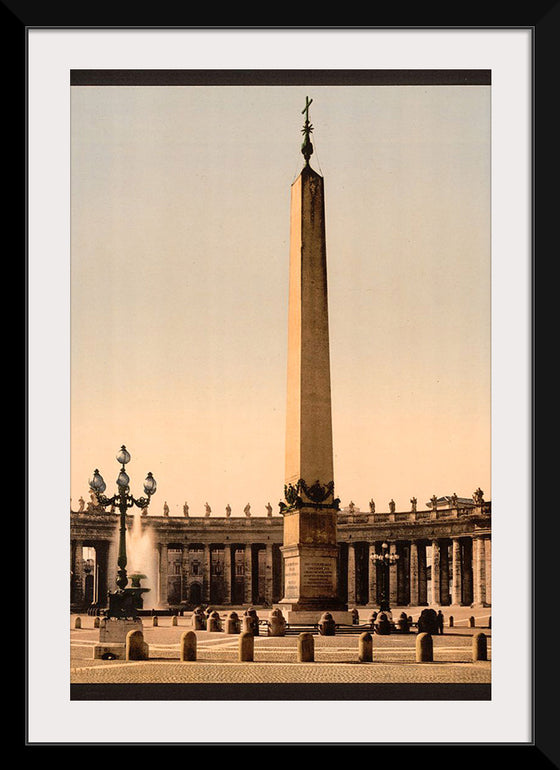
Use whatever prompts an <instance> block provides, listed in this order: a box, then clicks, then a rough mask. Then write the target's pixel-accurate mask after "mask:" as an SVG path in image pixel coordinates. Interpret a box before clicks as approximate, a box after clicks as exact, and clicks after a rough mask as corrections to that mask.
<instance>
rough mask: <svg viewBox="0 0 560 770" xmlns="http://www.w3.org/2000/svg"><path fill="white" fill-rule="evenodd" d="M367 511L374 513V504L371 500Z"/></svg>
mask: <svg viewBox="0 0 560 770" xmlns="http://www.w3.org/2000/svg"><path fill="white" fill-rule="evenodd" d="M369 511H370V513H375V503H374V502H373V498H372V499H371V500H370V501H369Z"/></svg>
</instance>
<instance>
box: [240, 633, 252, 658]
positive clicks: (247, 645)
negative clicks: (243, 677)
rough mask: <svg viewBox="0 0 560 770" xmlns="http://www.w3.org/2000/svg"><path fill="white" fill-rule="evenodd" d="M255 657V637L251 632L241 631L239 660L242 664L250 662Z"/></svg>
mask: <svg viewBox="0 0 560 770" xmlns="http://www.w3.org/2000/svg"><path fill="white" fill-rule="evenodd" d="M254 656H255V637H254V636H253V634H252V632H251V631H243V633H242V634H241V636H240V637H239V660H240V661H241V662H242V663H245V662H247V661H251V660H253V659H254Z"/></svg>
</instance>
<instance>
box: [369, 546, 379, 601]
mask: <svg viewBox="0 0 560 770" xmlns="http://www.w3.org/2000/svg"><path fill="white" fill-rule="evenodd" d="M374 554H375V543H370V545H369V560H368V570H369V572H368V574H369V582H368V588H369V591H368V605H369V606H370V607H373V606H375V605H376V604H377V566H376V563H375V561H374V560H373V556H374Z"/></svg>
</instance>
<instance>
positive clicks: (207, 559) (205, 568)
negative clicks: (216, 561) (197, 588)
mask: <svg viewBox="0 0 560 770" xmlns="http://www.w3.org/2000/svg"><path fill="white" fill-rule="evenodd" d="M211 581H212V554H211V552H210V546H209V545H208V544H207V543H205V544H204V557H203V562H202V601H203V602H204V603H205V604H208V603H209V602H210V583H211Z"/></svg>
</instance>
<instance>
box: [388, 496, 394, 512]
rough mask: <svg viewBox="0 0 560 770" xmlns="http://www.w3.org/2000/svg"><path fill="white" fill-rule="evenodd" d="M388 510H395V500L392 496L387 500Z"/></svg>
mask: <svg viewBox="0 0 560 770" xmlns="http://www.w3.org/2000/svg"><path fill="white" fill-rule="evenodd" d="M389 511H390V512H391V513H394V512H395V501H394V500H393V498H391V499H390V500H389Z"/></svg>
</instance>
